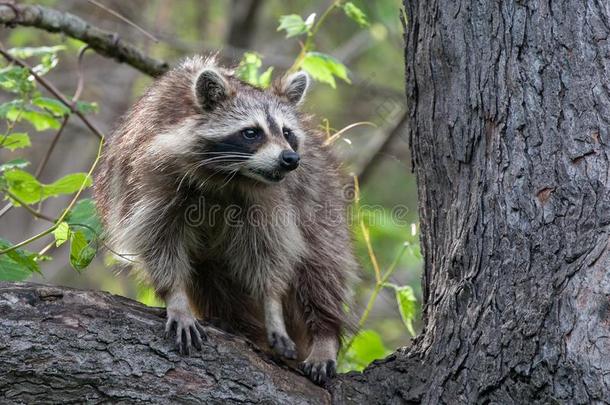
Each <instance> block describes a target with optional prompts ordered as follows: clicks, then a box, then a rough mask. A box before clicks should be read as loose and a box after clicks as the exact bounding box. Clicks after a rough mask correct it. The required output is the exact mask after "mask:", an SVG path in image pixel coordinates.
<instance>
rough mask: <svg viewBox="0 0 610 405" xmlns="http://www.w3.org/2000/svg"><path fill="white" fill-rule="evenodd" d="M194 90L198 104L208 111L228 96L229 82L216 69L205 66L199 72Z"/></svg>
mask: <svg viewBox="0 0 610 405" xmlns="http://www.w3.org/2000/svg"><path fill="white" fill-rule="evenodd" d="M194 91H195V97H196V98H197V102H198V103H199V105H200V106H201V107H202V108H203V109H204V110H208V111H210V110H213V109H214V107H216V106H217V105H218V104H219V103H221V102H222V101H224V100H226V99H227V98H228V97H229V83H228V82H227V80H226V79H225V78H224V77H222V73H220V72H219V71H217V70H216V69H213V68H206V69H204V70H202V71H201V73H199V77H197V80H196V81H195V88H194Z"/></svg>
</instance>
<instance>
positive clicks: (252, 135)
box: [241, 128, 263, 141]
mask: <svg viewBox="0 0 610 405" xmlns="http://www.w3.org/2000/svg"><path fill="white" fill-rule="evenodd" d="M262 134H263V132H262V131H261V129H260V128H246V129H242V131H241V135H242V136H243V137H244V138H246V139H247V140H249V141H253V140H255V139H260V138H261V136H262Z"/></svg>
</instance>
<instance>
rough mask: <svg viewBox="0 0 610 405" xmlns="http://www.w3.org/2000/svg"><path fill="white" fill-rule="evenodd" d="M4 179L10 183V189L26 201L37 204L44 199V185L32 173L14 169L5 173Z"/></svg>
mask: <svg viewBox="0 0 610 405" xmlns="http://www.w3.org/2000/svg"><path fill="white" fill-rule="evenodd" d="M4 179H5V180H6V182H7V184H8V191H9V192H11V193H12V194H14V195H15V196H16V197H17V198H19V199H20V200H21V201H23V202H24V203H26V204H28V205H29V204H35V203H37V202H39V201H41V200H43V199H44V191H43V185H42V184H40V182H39V181H38V180H37V179H36V178H35V177H34V176H32V175H31V174H30V173H28V172H26V171H23V170H20V169H12V170H8V171H6V172H5V173H4ZM13 204H15V203H13ZM15 205H17V204H15Z"/></svg>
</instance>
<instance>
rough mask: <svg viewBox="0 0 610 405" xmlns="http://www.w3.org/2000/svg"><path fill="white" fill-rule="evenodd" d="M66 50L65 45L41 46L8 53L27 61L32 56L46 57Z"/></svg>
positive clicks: (13, 50)
mask: <svg viewBox="0 0 610 405" xmlns="http://www.w3.org/2000/svg"><path fill="white" fill-rule="evenodd" d="M65 49H66V47H65V46H63V45H57V46H39V47H35V48H30V47H23V48H12V49H9V50H8V53H10V54H11V55H12V56H14V57H16V58H19V59H27V58H31V57H32V56H44V55H51V54H55V53H57V52H60V51H63V50H65Z"/></svg>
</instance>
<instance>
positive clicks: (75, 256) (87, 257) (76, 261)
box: [70, 230, 97, 271]
mask: <svg viewBox="0 0 610 405" xmlns="http://www.w3.org/2000/svg"><path fill="white" fill-rule="evenodd" d="M91 245H92V242H91V241H89V240H87V237H86V235H85V233H84V232H83V231H80V230H79V231H76V232H72V233H71V235H70V265H72V267H73V268H74V270H77V271H80V270H83V269H84V268H86V267H87V266H88V265H89V264H90V263H91V261H92V260H93V258H94V257H95V254H96V252H97V249H95V248H94V247H92V246H91Z"/></svg>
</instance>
